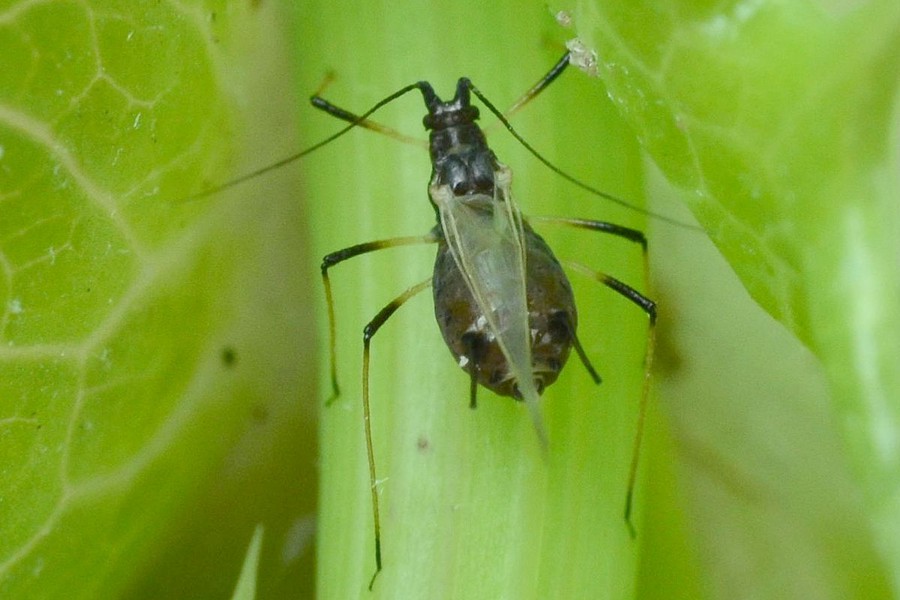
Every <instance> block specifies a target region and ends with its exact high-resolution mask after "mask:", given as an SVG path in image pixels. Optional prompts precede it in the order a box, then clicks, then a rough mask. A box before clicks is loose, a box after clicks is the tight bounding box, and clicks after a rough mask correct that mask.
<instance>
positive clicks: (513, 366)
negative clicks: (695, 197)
mask: <svg viewBox="0 0 900 600" xmlns="http://www.w3.org/2000/svg"><path fill="white" fill-rule="evenodd" d="M569 60H570V57H569V54H568V53H567V54H566V55H565V56H564V57H563V58H562V59H561V60H560V61H559V62H558V63H557V64H556V65H555V66H554V67H553V69H551V70H550V72H548V73H547V75H545V76H544V77H543V78H541V79H540V81H538V83H537V84H536V85H535V86H533V87H532V88H531V90H529V91H528V92H527V93H526V94H525V96H523V98H522V99H521V100H520V101H519V102H517V103H516V104H515V105H514V107H513V109H511V110H515V109H517V108H519V107H520V106H522V105H523V104H524V103H525V102H527V101H529V100H531V99H532V98H534V97H535V96H536V95H537V94H539V93H540V92H541V91H543V90H544V89H545V88H546V87H547V86H548V85H549V84H550V83H551V82H552V81H553V80H555V79H556V78H557V77H558V76H559V75H560V74H561V73H562V72H563V70H564V69H565V68H566V66H567V65H568V64H569ZM412 90H418V91H419V92H420V93H421V94H422V97H423V99H424V101H425V106H426V108H427V110H428V114H427V115H426V116H425V118H424V125H425V128H426V129H427V130H428V131H429V150H430V155H431V163H432V175H431V181H430V185H429V187H428V195H429V199H430V201H431V204H432V207H433V208H434V210H435V213H436V216H437V224H436V225H435V227H434V228H433V229H432V230H431V231H430V232H429V233H427V234H426V235H423V236H412V237H402V238H393V239H388V240H380V241H375V242H369V243H365V244H359V245H356V246H351V247H349V248H345V249H343V250H339V251H337V252H334V253H332V254H329V255H327V256H326V257H325V258H324V259H323V261H322V279H323V282H324V286H325V293H326V299H327V303H328V316H329V327H330V333H331V365H332V373H331V374H332V385H333V388H334V394H335V396H336V395H337V394H338V393H339V390H338V385H337V375H336V370H335V349H334V348H335V331H334V329H335V326H334V302H333V298H332V293H331V284H330V280H329V276H328V271H329V269H330V268H331V267H333V266H335V265H337V264H338V263H341V262H343V261H345V260H347V259H349V258H352V257H355V256H359V255H361V254H366V253H369V252H374V251H376V250H381V249H384V248H390V247H395V246H402V245H410V244H426V243H434V244H437V246H438V249H437V258H436V260H435V266H434V273H433V275H432V277H430V278H428V279H426V280H425V281H422V282H420V283H418V284H416V285H414V286H412V287H411V288H409V289H407V290H406V291H405V292H403V293H402V294H401V295H399V296H398V297H396V298H395V299H394V300H393V301H392V302H390V303H389V304H388V305H387V306H385V307H384V308H382V309H381V311H380V312H379V313H378V314H377V315H376V316H375V318H374V319H372V320H371V321H370V322H369V324H368V325H366V327H365V329H364V332H363V410H364V415H365V417H364V421H365V434H366V446H367V450H368V459H369V477H370V485H371V494H372V511H373V516H374V524H375V573H374V575H373V576H372V580H371V581H370V584H369V587H370V589H371V587H372V584H374V581H375V578H376V577H377V575H378V573H379V572H380V571H381V566H382V563H381V531H380V527H381V526H380V519H379V508H378V494H377V490H376V474H375V461H374V456H373V450H372V447H373V446H372V430H371V421H370V408H369V385H368V380H369V378H368V372H369V358H370V342H371V340H372V338H373V336H374V335H375V333H377V331H378V330H379V329H380V327H381V326H382V325H383V324H384V323H385V322H386V321H387V320H388V319H389V318H390V317H391V315H393V314H394V312H395V311H396V310H397V309H398V308H400V307H401V306H402V305H403V304H404V303H406V301H408V300H409V299H410V298H412V297H413V296H415V295H416V294H418V293H420V292H422V291H423V290H425V289H427V288H428V287H429V286H430V287H431V288H432V292H433V297H434V310H435V317H436V319H437V323H438V326H439V328H440V330H441V334H442V335H443V338H444V341H445V342H446V344H447V346H448V348H449V349H450V351H451V353H452V354H453V356H454V358H456V360H457V361H458V363H459V365H460V367H462V368H463V369H464V370H465V371H466V372H467V373H468V374H469V377H470V382H471V383H470V401H469V402H470V406H471V407H472V408H474V407H475V406H476V394H477V388H478V385H482V386H484V387H486V388H488V389H490V390H492V391H494V392H495V393H497V394H499V395H501V396H510V397H513V398H515V399H517V400H521V401H524V402H525V404H526V406H527V407H528V409H529V412H530V414H531V418H532V421H533V423H534V426H535V430H536V431H537V434H538V436H539V438H540V440H541V444H542V447H544V448H546V445H547V438H546V433H545V431H544V426H543V422H542V420H541V414H540V410H539V399H540V396H541V393H542V392H543V391H544V389H546V387H547V386H549V385H550V384H552V383H553V382H554V381H555V380H556V378H557V376H558V375H559V373H560V371H561V370H562V368H563V366H564V365H565V363H566V360H567V359H568V357H569V354H570V351H571V349H572V348H573V347H574V349H575V351H576V353H577V354H578V356H579V358H580V359H581V361H582V363H583V364H584V366H585V368H586V369H587V370H588V372H589V373H590V375H591V377H592V378H593V379H594V381H595V382H597V383H599V382H600V377H599V376H598V375H597V373H596V371H595V370H594V368H593V366H592V365H591V363H590V362H589V360H588V358H587V356H586V355H585V352H584V350H583V348H582V346H581V344H580V342H579V341H578V337H577V335H576V329H577V325H578V315H577V310H576V307H575V299H574V296H573V293H572V288H571V285H570V284H569V281H568V279H567V277H566V275H565V273H564V271H563V269H562V267H561V266H560V263H559V261H558V260H557V259H556V257H555V256H554V255H553V252H552V251H551V250H550V248H549V246H548V245H547V244H546V242H544V240H543V239H542V238H541V237H540V236H539V235H538V234H537V233H535V232H534V230H533V229H532V228H531V226H530V225H529V223H528V222H527V220H526V219H525V218H524V217H523V216H522V214H521V212H520V211H519V208H518V206H517V205H516V203H515V201H514V200H513V197H512V194H511V191H510V187H511V179H512V173H511V171H510V169H509V168H508V167H506V166H505V165H503V164H502V163H501V162H500V161H499V160H497V157H496V156H495V155H494V153H493V152H492V151H491V149H490V148H489V147H488V145H487V141H486V139H485V136H484V133H483V132H482V130H481V128H480V127H479V126H478V125H477V124H476V123H475V121H476V119H478V116H479V113H478V109H477V107H475V106H473V105H472V104H471V101H470V96H471V94H474V95H475V96H477V97H478V99H479V100H480V101H481V102H482V103H483V104H484V105H485V106H486V107H487V108H488V110H490V112H492V113H493V114H494V115H495V116H497V118H498V119H499V120H500V121H501V122H502V123H503V125H504V126H505V127H506V128H507V129H508V130H509V131H510V132H511V133H512V134H513V135H514V136H515V137H516V138H517V139H518V140H519V141H520V142H521V143H522V144H523V145H525V147H526V148H527V149H528V150H529V151H531V152H532V153H533V154H534V155H535V156H537V157H538V158H539V159H540V160H541V161H542V162H544V163H545V164H548V166H550V167H551V168H552V169H554V170H555V171H557V172H559V173H560V174H562V175H563V176H564V177H566V178H567V179H570V180H572V178H571V177H569V176H568V175H565V174H564V173H561V172H560V171H559V169H557V168H556V167H553V166H552V165H549V163H547V161H546V160H545V159H544V158H543V157H541V156H540V155H539V154H538V153H537V152H535V151H534V150H533V149H532V148H531V146H530V145H528V144H527V143H526V142H525V141H524V140H522V138H521V137H520V136H519V135H518V134H517V133H516V132H515V131H514V130H513V128H512V126H511V125H510V124H509V121H508V120H507V119H506V118H505V117H504V115H503V114H502V113H500V112H499V111H498V110H497V109H496V108H495V107H494V106H493V105H492V104H491V103H490V102H489V101H488V100H487V99H486V98H485V97H484V95H483V94H482V93H481V92H480V91H479V90H478V88H476V87H475V86H474V85H473V84H472V82H471V81H469V79H467V78H462V79H460V80H459V82H458V83H457V87H456V94H455V96H454V97H453V99H452V100H450V101H443V100H441V99H440V98H439V97H438V96H437V95H436V94H435V92H434V90H433V89H432V87H431V85H430V84H429V83H427V82H425V81H420V82H417V83H414V84H411V85H409V86H406V87H404V88H402V89H400V90H398V91H397V92H395V93H394V94H391V95H390V96H388V97H387V98H385V99H384V100H382V101H381V102H379V103H378V104H376V105H375V106H374V107H373V108H372V109H370V110H369V111H367V112H366V113H364V114H363V115H361V116H356V115H355V114H353V113H350V112H348V111H346V110H344V109H342V108H339V107H337V106H335V105H333V104H331V103H329V102H328V101H326V100H324V99H322V98H321V97H319V96H318V95H316V96H313V98H312V103H313V105H314V106H315V107H316V108H319V109H321V110H324V111H325V112H327V113H329V114H331V115H332V116H335V117H337V118H339V119H342V120H345V121H348V122H350V126H349V127H347V128H345V129H343V130H342V131H341V132H339V133H338V134H335V136H332V137H331V138H329V140H328V141H330V140H331V139H334V137H337V136H338V135H341V134H342V133H343V132H344V131H347V130H348V129H349V128H350V127H353V126H362V127H366V128H369V129H374V130H377V131H382V132H385V131H390V130H388V129H387V128H385V127H383V126H381V125H378V124H376V123H373V122H370V121H368V120H367V119H368V117H369V116H370V115H371V114H372V113H373V112H375V111H376V110H377V109H378V108H380V107H381V106H384V105H385V104H387V103H388V102H391V101H393V100H395V99H397V98H399V97H400V96H403V95H404V94H406V93H407V92H410V91H412ZM573 181H574V180H573ZM575 183H577V184H578V185H581V186H582V187H587V186H585V185H584V184H581V183H580V182H577V181H575ZM588 189H591V191H593V192H595V193H600V192H597V191H596V190H593V189H592V188H588ZM601 195H603V196H604V197H607V198H609V196H608V195H606V194H602V193H601ZM613 199H614V200H615V201H617V202H620V203H621V202H622V201H620V200H618V199H615V198H613ZM553 220H555V221H557V222H561V223H564V224H568V225H571V226H574V227H581V228H585V229H589V230H593V231H599V232H604V233H609V234H612V235H616V236H619V237H622V238H625V239H626V240H629V241H632V242H636V243H638V244H640V245H641V248H642V251H643V253H644V263H645V270H646V261H647V241H646V238H645V236H644V234H643V233H642V232H640V231H637V230H635V229H630V228H627V227H622V226H619V225H615V224H612V223H606V222H602V221H590V220H582V219H553ZM582 269H583V270H585V271H586V272H587V274H588V275H589V276H592V277H595V278H596V279H597V280H598V281H600V282H601V283H602V284H604V285H606V286H607V287H609V288H611V289H612V290H614V291H616V292H617V293H619V294H621V295H622V296H623V297H625V298H626V299H628V300H630V301H631V302H633V303H634V304H636V305H637V306H638V307H639V308H641V309H642V310H643V311H644V312H646V313H647V315H648V317H649V330H648V338H647V351H646V352H647V353H646V360H645V368H646V371H645V378H644V385H643V392H642V396H641V403H640V413H639V414H640V417H639V425H638V433H637V434H636V440H635V446H634V452H633V458H632V465H631V471H630V475H629V482H628V492H627V497H626V507H625V519H626V522H627V523H628V526H629V529H630V530H632V526H631V522H630V514H631V498H632V492H633V488H634V480H635V474H636V469H637V458H638V449H639V447H640V437H641V429H642V423H643V416H644V412H645V408H646V401H647V393H648V386H649V374H650V367H651V364H650V363H651V360H652V355H653V340H654V326H655V321H656V305H655V304H654V302H653V301H651V300H650V299H648V298H646V297H645V296H643V295H642V294H640V293H639V292H637V291H636V290H634V289H633V288H632V287H630V286H628V285H626V284H625V283H623V282H621V281H619V280H617V279H615V278H613V277H610V276H609V275H605V274H603V273H596V272H593V271H589V270H587V269H585V268H583V267H582Z"/></svg>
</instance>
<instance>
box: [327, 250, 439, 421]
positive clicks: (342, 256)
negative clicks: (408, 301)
mask: <svg viewBox="0 0 900 600" xmlns="http://www.w3.org/2000/svg"><path fill="white" fill-rule="evenodd" d="M437 241H438V237H437V235H436V234H435V233H434V232H430V233H428V234H427V235H416V236H407V237H398V238H391V239H388V240H378V241H375V242H367V243H365V244H356V245H355V246H350V247H349V248H344V249H342V250H338V251H337V252H332V253H331V254H328V255H326V256H325V257H324V258H323V259H322V285H323V286H324V287H325V303H326V304H327V308H328V335H329V341H328V355H329V360H330V362H331V366H330V368H331V397H330V398H329V399H328V400H327V401H326V402H325V404H326V405H329V404H331V403H332V402H334V401H335V400H337V398H338V396H340V395H341V388H340V386H339V385H338V380H337V352H336V349H335V344H336V338H335V324H334V322H335V318H334V297H333V295H332V293H331V280H330V279H329V277H328V269H330V268H331V267H333V266H335V265H336V264H338V263H342V262H344V261H345V260H347V259H350V258H353V257H355V256H359V255H361V254H368V253H369V252H375V251H376V250H384V249H385V248H394V247H396V246H411V245H414V244H433V243H435V242H437Z"/></svg>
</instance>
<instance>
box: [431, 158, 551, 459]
mask: <svg viewBox="0 0 900 600" xmlns="http://www.w3.org/2000/svg"><path fill="white" fill-rule="evenodd" d="M494 175H495V177H494V189H495V193H494V197H493V198H492V197H490V196H486V195H484V194H472V195H468V196H454V195H453V193H452V192H451V190H450V188H449V187H448V186H446V185H443V186H432V187H431V188H430V189H429V193H430V195H431V198H432V200H433V201H434V203H435V205H436V206H437V207H438V211H439V214H440V219H441V226H442V229H443V232H444V237H445V239H446V241H447V245H448V247H449V249H450V254H451V256H453V260H454V261H455V262H456V265H457V267H458V268H459V270H460V272H461V273H462V276H463V279H464V280H465V282H466V285H467V286H468V288H469V290H470V291H471V293H472V296H473V297H474V299H475V302H476V303H477V305H478V308H479V312H481V313H482V314H483V315H484V316H485V319H486V320H487V328H488V331H489V332H491V334H493V337H494V341H495V342H496V343H497V344H498V345H499V347H500V350H501V351H502V352H503V355H504V357H505V358H506V361H507V363H508V366H509V372H510V374H511V375H512V377H513V378H514V379H515V381H516V385H517V386H518V390H519V393H520V394H521V396H522V399H523V400H524V401H525V404H526V405H527V406H528V410H529V412H530V414H531V418H532V421H533V422H534V426H535V429H536V430H537V433H538V437H539V438H540V441H541V445H542V446H544V447H545V446H546V440H547V436H546V432H545V430H544V425H543V420H542V419H541V413H540V407H539V400H540V395H539V394H538V391H537V388H536V387H535V385H534V375H533V371H532V360H531V327H530V324H529V321H528V298H527V295H526V281H525V274H526V270H525V238H524V233H523V229H522V215H521V213H520V212H519V209H518V207H517V206H516V205H515V203H514V201H513V200H512V196H511V195H510V183H511V173H510V171H509V169H507V168H506V167H501V168H500V169H499V170H498V171H497V172H496V173H495V174H494Z"/></svg>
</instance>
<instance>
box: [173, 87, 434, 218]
mask: <svg viewBox="0 0 900 600" xmlns="http://www.w3.org/2000/svg"><path fill="white" fill-rule="evenodd" d="M422 84H423V82H421V81H417V82H416V83H411V84H409V85H407V86H405V87H402V88H400V89H399V90H397V91H396V92H394V93H393V94H391V95H390V96H388V97H386V98H384V99H382V100H380V101H379V102H377V103H376V104H375V105H374V106H373V107H372V108H370V109H369V110H367V111H366V112H364V113H363V114H361V115H359V116H358V117H357V116H356V115H353V114H351V113H349V112H347V111H344V110H342V109H337V107H334V106H333V105H332V104H330V103H329V102H327V101H325V100H323V99H322V98H319V97H318V96H313V97H312V98H311V101H312V103H313V106H315V107H316V108H321V109H323V110H325V111H326V112H329V113H331V114H333V115H334V116H336V117H338V118H340V119H343V120H345V121H348V120H349V121H350V124H349V125H346V126H345V127H344V128H342V129H340V130H338V131H337V132H335V133H333V134H331V135H330V136H328V137H327V138H325V139H324V140H322V141H320V142H317V143H315V144H313V145H312V146H310V147H308V148H304V149H303V150H300V151H299V152H295V153H294V154H291V155H290V156H286V157H285V158H282V159H281V160H279V161H276V162H273V163H271V164H268V165H266V166H265V167H261V168H259V169H256V170H255V171H251V172H249V173H245V174H244V175H241V176H239V177H236V178H235V179H232V180H230V181H227V182H225V183H222V184H219V185H215V186H213V187H211V188H207V189H205V190H203V191H202V192H197V193H196V194H193V195H191V196H187V197H185V198H184V199H183V201H184V202H188V201H191V200H199V199H201V198H206V197H209V196H212V195H214V194H218V193H220V192H224V191H225V190H229V189H231V188H233V187H235V186H238V185H240V184H242V183H244V182H246V181H249V180H251V179H255V178H256V177H259V176H261V175H265V174H266V173H270V172H272V171H274V170H276V169H280V168H281V167H283V166H285V165H289V164H291V163H293V162H295V161H298V160H300V159H301V158H303V157H304V156H307V155H309V154H312V153H313V152H315V151H316V150H318V149H319V148H322V147H323V146H327V145H328V144H330V143H331V142H333V141H335V140H336V139H338V138H340V137H342V136H343V135H344V134H345V133H347V132H348V131H350V130H351V129H355V128H357V127H363V128H366V129H373V130H374V131H380V132H381V133H386V134H387V135H391V137H396V138H397V139H400V141H407V140H410V141H412V139H411V138H407V137H406V136H404V135H403V134H401V133H398V132H393V133H396V136H394V135H392V133H391V132H392V131H393V130H390V128H387V127H383V126H380V125H378V124H377V123H374V122H371V121H369V120H368V118H369V116H371V115H372V114H373V113H375V112H376V111H377V110H378V109H380V108H381V107H383V106H385V105H386V104H390V103H391V102H393V101H394V100H396V99H397V98H400V97H401V96H404V95H406V94H408V93H409V92H411V91H412V90H417V89H421V87H422ZM341 113H344V114H341ZM348 117H349V118H348ZM413 143H416V144H418V141H417V140H416V141H414V142H413Z"/></svg>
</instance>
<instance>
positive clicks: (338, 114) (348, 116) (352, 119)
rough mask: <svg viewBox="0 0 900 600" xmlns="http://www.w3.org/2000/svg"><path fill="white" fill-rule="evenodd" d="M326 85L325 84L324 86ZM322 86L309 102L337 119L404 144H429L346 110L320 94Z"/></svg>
mask: <svg viewBox="0 0 900 600" xmlns="http://www.w3.org/2000/svg"><path fill="white" fill-rule="evenodd" d="M323 87H324V86H323ZM321 91H322V90H321V88H320V89H319V91H317V92H316V93H315V95H313V96H312V97H311V98H310V99H309V102H310V103H311V104H312V105H313V107H315V108H318V109H319V110H321V111H324V112H326V113H328V114H329V115H331V116H332V117H334V118H336V119H340V120H342V121H347V122H348V123H353V125H354V126H356V127H362V128H364V129H369V130H370V131H376V132H378V133H381V134H384V135H386V136H388V137H391V138H394V139H395V140H397V141H399V142H403V143H404V144H411V145H413V146H420V147H423V148H425V147H427V146H428V144H427V143H426V142H425V141H424V140H421V139H419V138H414V137H410V136H408V135H405V134H403V133H400V132H399V131H397V130H396V129H394V128H392V127H388V126H387V125H382V124H381V123H378V122H377V121H373V120H371V119H367V118H364V117H359V116H357V115H355V114H353V113H352V112H350V111H349V110H345V109H343V108H341V107H340V106H336V105H334V104H332V103H331V102H329V101H328V100H326V99H325V98H323V97H322V96H320V95H319V94H320V93H321Z"/></svg>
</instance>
